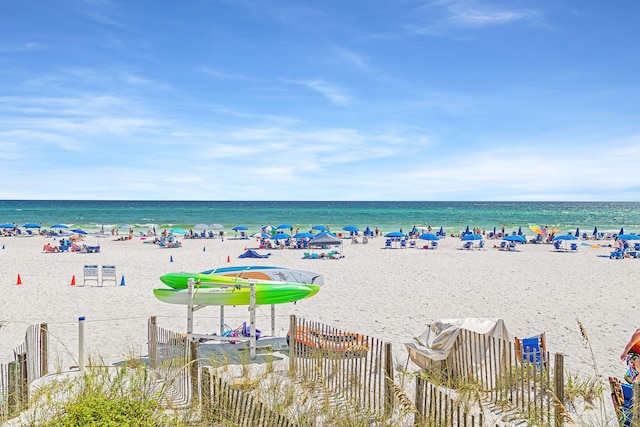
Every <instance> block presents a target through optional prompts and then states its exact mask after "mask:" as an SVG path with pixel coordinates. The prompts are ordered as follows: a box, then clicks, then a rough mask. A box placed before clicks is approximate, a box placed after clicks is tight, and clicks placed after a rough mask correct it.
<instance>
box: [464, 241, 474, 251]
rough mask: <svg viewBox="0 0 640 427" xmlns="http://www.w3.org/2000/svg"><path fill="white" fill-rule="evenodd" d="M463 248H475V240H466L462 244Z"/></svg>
mask: <svg viewBox="0 0 640 427" xmlns="http://www.w3.org/2000/svg"><path fill="white" fill-rule="evenodd" d="M462 249H467V250H470V249H473V242H471V241H469V242H465V244H464V245H462Z"/></svg>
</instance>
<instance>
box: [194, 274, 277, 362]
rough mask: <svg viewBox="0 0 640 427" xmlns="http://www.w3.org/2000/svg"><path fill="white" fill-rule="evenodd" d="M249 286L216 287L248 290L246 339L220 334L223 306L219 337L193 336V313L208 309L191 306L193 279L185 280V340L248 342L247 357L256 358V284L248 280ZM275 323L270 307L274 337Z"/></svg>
mask: <svg viewBox="0 0 640 427" xmlns="http://www.w3.org/2000/svg"><path fill="white" fill-rule="evenodd" d="M249 282H250V284H248V285H241V284H237V283H236V284H228V285H224V284H223V285H216V286H219V287H221V288H238V289H241V288H248V289H250V293H249V333H250V336H249V337H248V338H247V337H224V336H222V334H223V333H224V330H225V322H224V305H221V306H220V335H206V334H194V333H193V316H194V313H195V312H196V311H198V310H200V309H201V308H204V307H210V306H208V305H193V288H194V286H195V284H196V282H195V280H194V279H193V278H190V279H188V280H187V289H188V295H189V304H188V305H187V338H188V339H189V341H198V340H200V339H212V340H218V341H238V342H246V341H249V356H250V358H251V359H255V358H256V284H255V283H254V282H253V281H252V280H249ZM275 322H276V309H275V305H274V304H272V305H271V336H275V329H276V327H275Z"/></svg>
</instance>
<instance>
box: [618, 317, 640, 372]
mask: <svg viewBox="0 0 640 427" xmlns="http://www.w3.org/2000/svg"><path fill="white" fill-rule="evenodd" d="M620 360H622V361H623V362H625V363H626V364H627V366H628V368H629V369H628V371H627V373H626V374H625V376H624V378H625V379H626V380H627V381H628V382H634V381H639V380H640V374H639V373H640V329H636V330H635V332H634V333H633V335H631V338H629V342H627V345H625V346H624V350H622V354H621V355H620Z"/></svg>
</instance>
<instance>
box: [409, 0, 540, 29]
mask: <svg viewBox="0 0 640 427" xmlns="http://www.w3.org/2000/svg"><path fill="white" fill-rule="evenodd" d="M421 9H422V10H423V11H426V13H424V14H423V15H422V16H423V21H424V22H422V23H414V24H410V25H407V26H406V28H407V29H408V30H409V31H411V32H414V33H416V34H420V35H430V36H442V35H446V34H448V32H449V31H452V30H454V29H461V28H467V29H468V28H485V27H491V26H499V25H508V24H512V23H516V22H527V21H536V20H538V19H539V18H540V16H541V12H540V11H538V10H535V9H527V8H517V7H513V6H511V5H498V4H490V3H484V2H481V1H477V0H436V1H432V2H430V3H428V4H426V5H425V6H423V7H422V8H421Z"/></svg>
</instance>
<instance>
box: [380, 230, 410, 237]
mask: <svg viewBox="0 0 640 427" xmlns="http://www.w3.org/2000/svg"><path fill="white" fill-rule="evenodd" d="M384 237H405V234H404V233H401V232H399V231H392V232H391V233H387V234H385V235H384Z"/></svg>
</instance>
